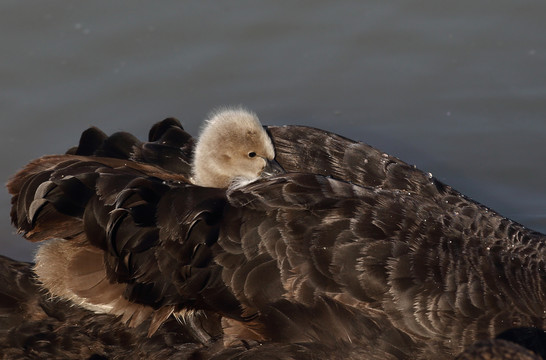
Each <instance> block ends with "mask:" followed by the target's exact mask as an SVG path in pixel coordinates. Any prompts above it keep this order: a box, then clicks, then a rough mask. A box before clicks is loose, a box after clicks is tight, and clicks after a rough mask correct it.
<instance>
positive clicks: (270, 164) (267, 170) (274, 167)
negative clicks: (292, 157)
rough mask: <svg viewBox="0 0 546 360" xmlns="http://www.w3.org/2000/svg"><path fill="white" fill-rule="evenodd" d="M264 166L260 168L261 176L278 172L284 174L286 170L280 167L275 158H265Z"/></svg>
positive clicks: (277, 173)
mask: <svg viewBox="0 0 546 360" xmlns="http://www.w3.org/2000/svg"><path fill="white" fill-rule="evenodd" d="M264 160H265V167H264V169H263V170H262V173H261V176H262V177H263V176H274V175H279V174H284V173H285V172H286V171H284V169H283V168H282V166H281V165H280V164H279V163H278V162H277V160H275V159H273V160H268V159H265V158H264Z"/></svg>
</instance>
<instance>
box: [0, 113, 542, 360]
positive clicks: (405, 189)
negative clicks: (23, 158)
mask: <svg viewBox="0 0 546 360" xmlns="http://www.w3.org/2000/svg"><path fill="white" fill-rule="evenodd" d="M241 113H242V114H245V113H244V112H241ZM223 114H224V113H220V114H217V115H216V116H220V117H221V116H222V115H223ZM267 132H268V133H269V135H270V137H271V141H272V144H273V146H274V155H275V159H276V161H277V162H278V163H279V164H280V166H282V168H284V171H285V172H283V173H279V171H277V172H273V174H272V175H270V174H269V173H268V174H267V176H264V174H265V172H264V173H261V170H260V169H263V168H264V167H267V165H268V164H269V161H271V156H272V154H271V153H268V151H267V149H268V146H265V147H264V149H266V150H264V151H265V152H264V153H263V154H262V153H260V154H258V152H257V150H256V149H254V148H246V147H245V146H243V147H242V148H239V147H236V148H237V149H239V150H244V151H241V152H240V155H241V154H242V155H241V156H247V157H249V158H258V157H259V159H263V165H261V166H260V167H259V168H258V173H257V174H256V176H255V178H252V177H250V178H249V176H244V175H243V174H239V173H235V174H233V176H232V177H233V179H234V180H235V181H231V182H230V181H228V183H230V184H231V185H228V187H227V188H210V187H202V186H198V185H195V184H192V182H191V181H190V179H191V178H192V175H194V173H195V172H194V171H192V167H191V166H190V164H192V153H193V152H192V146H193V141H192V140H191V138H190V137H189V136H188V135H187V134H186V133H185V132H184V131H183V130H182V129H181V127H180V126H179V124H178V123H177V122H176V121H174V120H172V119H169V120H166V121H164V122H162V123H159V124H157V125H156V126H154V128H153V129H152V131H151V132H150V142H149V143H140V142H138V141H137V140H136V139H134V138H132V137H131V136H129V135H127V134H115V135H113V136H112V137H109V138H108V137H106V136H105V135H104V134H102V133H100V132H99V131H97V130H96V129H95V130H89V131H88V132H86V133H84V136H82V140H81V141H80V145H79V147H78V148H77V149H73V150H72V151H71V153H72V154H71V155H60V156H50V157H44V158H41V159H38V160H36V161H34V162H32V163H31V164H29V165H28V166H27V167H26V168H25V169H23V170H22V171H21V172H19V173H18V174H17V175H16V176H15V177H14V178H13V179H12V180H11V181H10V183H9V185H8V187H9V189H10V192H11V193H12V194H13V195H14V197H13V210H12V217H13V220H14V223H15V224H16V225H17V227H18V228H19V229H20V231H21V232H23V233H24V234H25V236H26V237H27V238H29V239H31V240H33V241H42V240H46V239H49V238H62V239H66V240H55V241H50V242H48V243H46V244H45V245H44V246H42V248H41V250H40V251H39V253H38V257H37V265H36V271H37V273H38V275H39V277H40V280H42V282H43V283H44V286H45V287H46V288H48V290H49V291H50V292H52V293H53V294H54V295H56V296H60V297H64V298H68V299H71V300H72V301H74V302H76V303H79V304H81V305H83V306H85V307H87V308H90V309H93V310H94V311H97V312H110V313H114V314H120V315H123V317H124V318H125V320H126V321H127V322H128V323H129V324H130V325H138V324H140V323H141V322H142V321H143V319H146V318H147V317H151V318H152V325H151V326H150V333H153V332H154V331H155V330H156V329H157V327H159V326H160V325H161V324H162V322H163V321H165V319H166V318H168V316H170V314H175V315H177V316H184V317H185V318H186V319H190V320H191V319H193V321H195V319H196V318H199V317H200V316H204V315H207V314H215V316H216V315H219V316H220V317H221V318H222V320H221V322H222V326H223V332H224V342H225V343H229V342H230V341H236V340H245V341H252V340H257V341H273V342H291V343H296V342H297V343H305V342H319V343H324V344H325V346H330V347H331V349H332V350H333V351H342V350H344V349H345V350H346V349H350V350H347V351H353V350H351V349H358V352H359V353H360V355H364V354H366V355H368V356H370V357H372V358H373V357H374V356H375V357H377V358H385V357H388V356H389V355H390V356H392V357H394V358H415V357H417V356H420V357H437V356H442V355H443V356H446V355H448V354H455V353H457V352H459V351H460V350H461V349H462V347H463V346H464V345H466V344H468V343H471V342H474V341H475V340H476V339H482V338H488V337H490V336H491V335H493V334H496V333H498V332H500V331H502V330H505V329H507V328H511V327H514V326H538V327H543V326H544V322H545V320H546V315H545V309H546V299H545V297H546V274H545V270H544V268H545V263H544V261H545V259H546V250H545V241H544V236H543V235H541V234H538V233H536V232H532V231H529V230H527V229H525V228H524V227H523V226H521V225H519V224H517V223H514V222H513V221H511V220H508V219H505V218H503V217H501V216H500V215H498V214H497V213H495V212H493V211H491V210H489V209H487V208H485V207H484V206H482V205H479V204H477V203H475V202H473V201H472V200H469V199H467V198H466V197H464V196H462V195H460V194H459V193H457V192H456V191H454V190H453V189H451V188H450V187H449V186H446V185H444V184H442V183H440V182H438V181H437V180H436V179H434V178H433V177H432V176H430V175H427V174H425V173H423V172H421V171H419V170H417V169H415V168H413V167H411V166H409V165H407V164H405V163H403V162H401V161H400V160H398V159H396V158H393V157H391V156H388V155H386V154H382V153H380V152H378V151H377V150H375V149H373V148H371V147H369V146H367V145H365V144H362V143H356V142H353V141H351V140H348V139H345V138H342V137H340V136H337V135H334V134H331V133H327V132H324V131H321V130H316V129H312V128H306V127H297V126H287V127H268V128H267ZM260 136H261V135H260ZM224 141H227V142H229V141H230V138H229V137H227V138H223V139H221V141H220V140H219V142H215V147H214V148H210V149H208V151H207V152H206V153H207V154H210V155H211V157H214V156H215V155H220V157H219V158H222V155H228V156H232V155H231V154H224V153H222V152H223V151H224V150H225V149H229V148H231V147H230V146H226V145H225V144H223V143H222V142H224ZM264 141H265V140H264ZM245 144H246V143H245ZM262 145H263V144H262ZM258 155H259V156H258ZM241 161H242V160H241ZM245 161H246V160H245ZM241 177H242V178H243V179H242V180H241ZM203 341H206V334H203Z"/></svg>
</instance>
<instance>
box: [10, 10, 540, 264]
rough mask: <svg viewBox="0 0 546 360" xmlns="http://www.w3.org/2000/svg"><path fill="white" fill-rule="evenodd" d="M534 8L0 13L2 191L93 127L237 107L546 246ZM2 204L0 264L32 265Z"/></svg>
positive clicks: (123, 126) (195, 127)
mask: <svg viewBox="0 0 546 360" xmlns="http://www.w3.org/2000/svg"><path fill="white" fill-rule="evenodd" d="M545 14H546V2H545V1H543V0H534V1H527V0H519V1H512V0H495V1H486V0H472V1H469V0H463V1H451V2H443V1H442V2H438V1H435V0H420V1H411V2H408V1H403V0H393V1H388V2H387V1H379V0H367V1H356V0H355V1H336V2H333V1H272V0H266V1H260V2H255V1H230V2H220V1H199V2H198V1H162V2H142V1H139V2H137V1H116V2H110V1H104V0H101V1H93V2H67V1H47V2H32V3H28V2H21V1H17V0H3V1H2V2H1V3H0V34H1V35H0V48H1V51H0V111H1V112H0V146H1V149H0V156H1V164H2V166H1V168H0V177H1V179H2V181H3V182H4V183H5V182H6V181H7V180H8V179H9V177H10V176H11V175H12V174H14V173H15V172H16V171H17V170H18V169H19V168H21V167H22V166H23V165H25V164H26V163H27V162H29V161H30V160H32V159H34V158H37V157H39V156H42V155H45V154H58V153H63V152H64V151H65V150H66V149H67V148H68V147H70V146H73V145H75V144H77V142H78V139H79V135H80V133H81V132H82V131H83V130H85V129H86V128H87V127H89V126H91V125H95V126H98V127H99V128H101V129H102V130H103V131H105V132H107V133H112V132H115V131H119V130H126V131H129V132H132V133H133V134H135V135H136V136H137V137H139V138H141V139H145V138H146V136H147V132H148V129H149V128H150V126H151V125H152V124H153V123H155V122H156V121H159V120H162V119H163V118H165V117H168V116H174V117H177V118H179V119H180V120H181V121H182V122H183V124H184V126H185V128H186V129H187V130H188V131H189V132H191V133H192V134H194V135H197V134H198V131H199V127H200V124H201V122H202V120H203V119H204V118H205V117H206V115H207V114H208V113H209V111H210V110H211V109H214V108H216V107H219V106H222V105H230V104H231V105H239V104H242V105H244V106H246V107H248V108H250V109H252V110H254V111H255V112H257V114H258V115H259V117H260V119H261V120H262V123H263V124H277V125H282V124H304V125H310V126H314V127H319V128H323V129H326V130H329V131H333V132H336V133H338V134H341V135H344V136H346V137H349V138H352V139H355V140H360V141H364V142H366V143H369V144H371V145H373V146H375V147H377V148H379V149H381V150H383V151H385V152H388V153H390V154H393V155H395V156H397V157H399V158H401V159H402V160H404V161H406V162H408V163H411V164H415V165H417V166H418V167H419V168H420V169H422V170H424V171H427V172H432V173H433V174H434V175H435V176H437V177H438V178H439V179H440V180H442V181H444V182H446V183H448V184H450V185H452V186H453V187H454V188H456V189H458V190H459V191H461V192H463V193H464V194H466V195H468V196H470V197H472V198H474V199H475V200H477V201H479V202H481V203H483V204H485V205H487V206H489V207H491V208H493V209H495V210H497V211H499V212H500V213H501V214H503V215H505V216H508V217H510V218H513V219H514V220H517V221H519V222H521V223H523V224H524V225H526V226H528V227H531V228H533V229H536V230H540V231H543V232H546V187H545V186H544V185H545V184H546V167H545V166H544V163H545V159H546V144H545V140H546V36H545V34H546V21H544V15H545ZM9 208H10V197H9V195H8V193H7V191H6V190H5V189H3V190H2V191H1V192H0V232H1V233H0V253H1V254H4V255H7V256H10V257H13V258H16V259H18V260H31V259H32V256H33V251H34V248H33V244H30V243H28V242H27V241H25V240H23V239H22V238H21V237H20V236H18V235H16V234H15V233H14V230H13V228H12V226H11V225H10V220H9Z"/></svg>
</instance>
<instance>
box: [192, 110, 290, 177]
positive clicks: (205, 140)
mask: <svg viewBox="0 0 546 360" xmlns="http://www.w3.org/2000/svg"><path fill="white" fill-rule="evenodd" d="M274 158H275V150H274V148H273V143H272V142H271V139H270V138H269V135H268V134H267V132H266V131H265V130H264V128H263V127H262V124H261V123H260V121H259V120H258V117H257V116H256V114H254V113H252V112H249V111H247V110H245V109H242V108H234V109H222V110H220V111H217V112H215V113H212V114H211V116H210V117H209V119H208V120H207V121H206V123H205V126H204V128H203V130H202V132H201V135H200V137H199V140H198V141H197V145H196V147H195V154H194V157H193V167H192V171H193V182H194V183H195V184H196V185H200V186H207V187H216V188H227V187H228V186H229V185H230V184H231V183H232V182H233V181H234V180H244V181H252V180H254V179H256V178H258V177H260V176H267V175H272V174H277V173H280V172H282V168H281V167H280V165H278V163H277V162H276V161H274Z"/></svg>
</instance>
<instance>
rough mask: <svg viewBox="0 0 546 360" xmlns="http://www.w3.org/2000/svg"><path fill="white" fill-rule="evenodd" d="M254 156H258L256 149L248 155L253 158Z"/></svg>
mask: <svg viewBox="0 0 546 360" xmlns="http://www.w3.org/2000/svg"><path fill="white" fill-rule="evenodd" d="M254 156H256V153H255V152H254V151H252V152H249V153H248V157H251V158H253V157H254Z"/></svg>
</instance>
